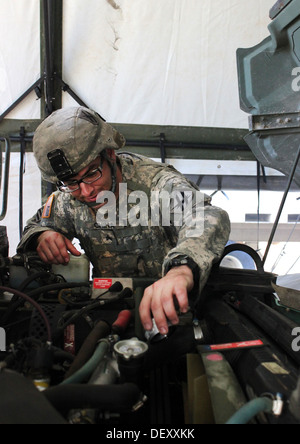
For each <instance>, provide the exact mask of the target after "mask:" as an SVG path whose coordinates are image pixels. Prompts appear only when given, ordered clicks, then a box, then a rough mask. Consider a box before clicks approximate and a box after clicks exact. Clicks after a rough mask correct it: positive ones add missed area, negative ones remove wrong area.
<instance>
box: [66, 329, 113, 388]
mask: <svg viewBox="0 0 300 444" xmlns="http://www.w3.org/2000/svg"><path fill="white" fill-rule="evenodd" d="M109 333H110V327H109V325H108V324H107V323H106V322H104V321H99V322H98V323H97V324H96V325H95V327H94V328H93V330H92V331H91V332H90V334H89V335H88V336H87V337H86V339H85V340H84V343H83V344H82V346H81V348H80V350H79V352H78V354H77V356H76V358H75V359H74V361H73V363H72V365H71V367H70V368H69V370H68V372H67V373H66V375H65V379H68V378H69V377H70V376H72V375H73V374H74V373H76V372H77V371H78V370H79V369H80V368H81V367H83V365H84V364H85V363H86V362H87V361H88V360H89V359H90V358H91V357H92V356H93V353H94V351H95V348H96V346H97V343H98V341H99V340H100V339H103V338H105V337H106V336H108V335H109Z"/></svg>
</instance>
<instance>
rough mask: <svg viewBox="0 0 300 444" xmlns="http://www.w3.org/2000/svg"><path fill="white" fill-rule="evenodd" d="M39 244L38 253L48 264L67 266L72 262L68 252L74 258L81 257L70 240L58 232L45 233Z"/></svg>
mask: <svg viewBox="0 0 300 444" xmlns="http://www.w3.org/2000/svg"><path fill="white" fill-rule="evenodd" d="M37 242H38V246H37V249H36V251H37V253H38V255H39V256H40V258H41V259H42V261H43V262H45V263H46V264H51V265H53V264H54V265H60V264H63V265H67V264H68V263H69V260H70V257H69V253H68V252H70V253H71V254H73V256H80V255H81V253H80V252H79V251H78V250H77V249H76V248H75V247H74V245H73V244H72V242H71V241H70V240H69V239H67V238H66V237H65V236H63V235H62V234H60V233H57V232H56V231H44V233H42V234H41V235H40V236H39V237H38V241H37Z"/></svg>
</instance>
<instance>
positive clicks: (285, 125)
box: [249, 112, 300, 131]
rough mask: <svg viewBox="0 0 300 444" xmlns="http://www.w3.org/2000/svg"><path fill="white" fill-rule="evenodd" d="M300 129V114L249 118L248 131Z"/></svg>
mask: <svg viewBox="0 0 300 444" xmlns="http://www.w3.org/2000/svg"><path fill="white" fill-rule="evenodd" d="M291 128H300V112H296V113H284V114H282V113H278V114H261V115H258V116H256V115H253V116H249V129H250V131H267V130H277V129H278V130H279V129H291Z"/></svg>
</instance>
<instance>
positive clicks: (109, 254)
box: [18, 152, 230, 291]
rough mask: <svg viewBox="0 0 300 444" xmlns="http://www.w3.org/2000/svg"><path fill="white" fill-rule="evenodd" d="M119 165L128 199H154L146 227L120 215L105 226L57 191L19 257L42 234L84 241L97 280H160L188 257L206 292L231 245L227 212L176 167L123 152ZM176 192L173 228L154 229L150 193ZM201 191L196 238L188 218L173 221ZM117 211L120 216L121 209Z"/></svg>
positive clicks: (195, 206) (195, 208) (29, 229)
mask: <svg viewBox="0 0 300 444" xmlns="http://www.w3.org/2000/svg"><path fill="white" fill-rule="evenodd" d="M117 161H118V163H119V165H120V166H121V169H122V177H123V182H124V183H126V185H127V194H128V196H129V195H130V194H131V193H133V192H136V191H137V192H138V193H140V192H143V193H145V195H146V196H147V197H148V199H149V205H148V210H149V212H148V215H149V216H148V220H149V223H148V224H147V226H145V225H144V226H142V224H141V223H140V224H136V226H133V224H127V226H124V223H123V225H122V224H120V223H118V217H117V223H116V224H115V226H102V224H101V226H100V225H99V224H98V222H97V216H96V214H95V212H94V211H93V210H92V209H91V208H89V207H88V206H87V205H85V204H83V203H81V202H79V201H77V200H75V199H74V198H73V197H72V196H71V195H70V194H66V193H62V192H60V191H57V192H55V193H54V194H53V195H52V196H51V197H50V201H49V202H50V203H51V205H50V203H49V202H48V204H46V205H45V206H44V207H43V208H41V209H40V210H39V211H38V212H37V214H36V215H35V216H34V217H33V218H32V219H30V220H29V221H28V222H27V226H26V228H25V230H24V233H23V237H22V239H21V242H20V244H19V246H18V253H23V252H26V251H29V250H33V249H34V248H35V247H34V245H35V242H34V241H35V240H36V238H37V236H38V235H39V234H41V233H42V232H43V231H45V230H55V231H58V232H60V233H62V234H63V235H64V236H66V237H67V238H68V239H70V240H72V239H74V238H77V239H78V240H79V241H80V245H81V247H82V249H83V250H84V251H85V253H86V255H87V256H88V258H89V260H90V261H91V263H92V265H93V267H94V276H98V277H102V276H103V277H108V276H110V277H113V276H115V277H122V276H123V277H137V276H147V277H151V278H152V277H153V278H159V277H161V276H162V275H164V273H165V271H164V270H165V267H166V265H167V263H168V261H169V260H170V259H173V258H175V257H177V256H181V255H188V256H189V257H190V258H192V259H193V260H194V262H196V263H197V264H198V266H199V268H200V282H199V286H198V289H199V290H200V291H201V289H202V288H203V286H204V285H205V283H206V281H207V279H208V276H209V273H210V270H211V266H212V264H213V263H214V262H215V261H216V260H218V259H219V258H220V256H221V254H222V252H223V250H224V247H225V245H226V243H227V241H228V238H229V233H230V222H229V218H228V215H227V213H226V212H224V211H223V210H221V209H220V208H217V207H214V206H212V205H211V202H210V198H209V197H208V196H206V195H204V194H202V193H200V191H199V190H198V189H197V188H196V186H195V185H194V184H192V183H191V182H189V181H188V180H187V179H186V178H185V177H184V176H183V175H182V174H181V173H179V172H178V171H176V170H175V169H174V168H173V167H171V166H167V165H166V164H161V163H157V162H154V161H152V160H150V159H148V158H145V157H142V156H137V155H134V154H131V153H125V152H124V153H119V154H118V156H117ZM176 190H177V191H178V190H179V196H180V195H181V196H183V199H182V201H181V202H179V206H178V202H177V203H176V202H175V201H176V199H175V200H174V201H172V199H171V200H170V223H169V224H165V225H169V226H163V225H164V224H159V225H157V224H156V225H157V226H153V225H154V224H153V223H151V220H150V219H151V208H152V209H153V202H152V200H151V196H153V195H154V194H151V193H155V192H159V193H160V192H161V191H165V192H167V193H169V195H170V194H171V193H172V192H173V191H176ZM196 191H197V193H198V197H199V196H200V201H201V203H199V202H198V201H195V199H194V200H193V203H192V205H190V207H189V212H191V207H192V212H193V215H194V216H195V218H196V219H197V224H199V225H197V226H199V227H203V229H201V228H200V230H196V231H195V232H194V233H195V234H193V232H192V231H191V223H190V222H189V223H188V222H187V220H188V218H185V217H182V223H181V225H180V226H178V224H176V223H175V222H174V218H175V217H176V216H175V215H176V211H177V213H178V208H179V210H183V211H185V208H186V207H187V203H186V199H185V194H184V193H185V192H187V193H188V192H190V195H191V193H192V192H193V196H194V195H195V192H196ZM176 196H178V194H177V195H176ZM164 202H165V201H164ZM133 207H135V208H133ZM102 208H104V207H102ZM132 208H133V210H135V209H136V208H137V204H136V203H135V204H132V203H131V204H128V211H130V209H132ZM176 208H177V210H176ZM159 211H160V212H162V211H163V208H162V207H160V210H159ZM116 213H117V216H118V213H119V207H118V205H116ZM182 214H184V213H183V212H182ZM187 214H188V211H187ZM137 219H138V217H137Z"/></svg>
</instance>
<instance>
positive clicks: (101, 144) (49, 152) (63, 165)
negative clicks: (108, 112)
mask: <svg viewBox="0 0 300 444" xmlns="http://www.w3.org/2000/svg"><path fill="white" fill-rule="evenodd" d="M124 145H125V138H124V136H123V135H122V134H120V133H119V132H118V131H117V130H116V129H115V128H113V127H112V126H111V125H109V124H108V123H106V122H105V121H104V120H102V119H101V117H100V116H99V114H97V113H96V112H95V111H92V110H90V109H88V108H85V107H82V106H79V107H78V106H77V107H70V108H62V109H60V110H57V111H54V112H53V113H52V114H51V115H50V116H49V117H47V118H46V119H45V120H44V121H43V122H42V123H41V124H40V125H39V127H38V128H37V130H36V132H35V135H34V138H33V153H34V156H35V159H36V161H37V164H38V167H39V169H40V171H41V174H42V178H43V179H44V180H46V181H47V182H50V183H54V184H55V183H57V181H58V180H59V181H60V180H66V179H68V178H69V177H72V176H74V175H76V174H77V173H78V172H79V171H80V170H82V169H83V168H85V167H86V166H88V165H89V164H90V163H91V162H92V161H93V160H94V159H95V158H96V157H97V156H98V155H99V154H100V153H101V152H102V151H103V150H106V149H113V150H118V149H120V148H122V147H123V146H124Z"/></svg>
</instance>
